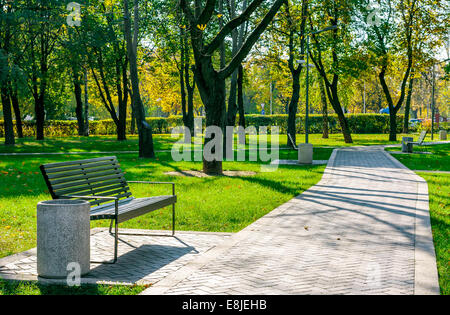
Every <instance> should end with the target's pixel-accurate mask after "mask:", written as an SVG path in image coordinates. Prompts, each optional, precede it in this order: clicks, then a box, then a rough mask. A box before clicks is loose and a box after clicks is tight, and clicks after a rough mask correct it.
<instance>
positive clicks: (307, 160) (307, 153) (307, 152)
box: [298, 143, 313, 164]
mask: <svg viewBox="0 0 450 315" xmlns="http://www.w3.org/2000/svg"><path fill="white" fill-rule="evenodd" d="M298 163H299V164H312V163H313V145H312V144H311V143H302V144H299V145H298Z"/></svg>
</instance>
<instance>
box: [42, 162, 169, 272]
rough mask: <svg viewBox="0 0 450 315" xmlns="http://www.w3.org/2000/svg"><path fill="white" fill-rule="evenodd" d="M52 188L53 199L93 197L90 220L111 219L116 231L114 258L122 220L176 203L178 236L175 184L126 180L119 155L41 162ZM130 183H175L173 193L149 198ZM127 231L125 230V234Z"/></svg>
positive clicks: (43, 173)
mask: <svg viewBox="0 0 450 315" xmlns="http://www.w3.org/2000/svg"><path fill="white" fill-rule="evenodd" d="M40 169H41V172H42V175H43V176H44V179H45V182H46V184H47V187H48V190H49V192H50V194H51V196H52V198H53V199H80V200H89V201H90V204H91V210H90V219H91V221H92V220H111V224H110V227H109V232H110V233H111V234H112V225H113V223H114V225H115V231H114V260H113V261H112V262H104V263H113V264H114V263H115V262H116V261H117V246H118V235H119V230H118V226H119V223H122V222H125V221H128V220H131V219H133V218H136V217H139V216H141V215H144V214H146V213H149V212H152V211H155V210H158V209H161V208H164V207H167V206H170V205H172V236H173V235H175V203H176V202H177V196H176V195H175V184H174V183H165V182H147V181H146V182H143V181H129V182H127V181H126V180H125V176H124V173H123V172H122V170H121V168H120V165H119V162H118V161H117V158H116V157H115V156H110V157H102V158H95V159H88V160H80V161H68V162H61V163H52V164H46V165H41V167H40ZM128 183H139V184H168V185H172V194H171V195H167V196H155V197H148V198H135V197H133V196H132V194H131V191H130V188H129V187H128ZM121 234H124V233H121Z"/></svg>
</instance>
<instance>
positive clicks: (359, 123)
mask: <svg viewBox="0 0 450 315" xmlns="http://www.w3.org/2000/svg"><path fill="white" fill-rule="evenodd" d="M245 118H246V121H247V126H255V127H256V128H259V127H260V126H278V127H280V132H281V133H286V132H287V115H272V116H268V115H266V116H263V115H246V116H245ZM328 119H329V127H330V132H332V133H339V132H340V128H339V123H338V119H337V115H329V117H328ZM347 119H348V122H349V126H350V130H351V132H352V133H357V134H365V133H388V132H389V115H380V114H350V115H347ZM147 122H148V123H149V124H150V125H151V126H152V128H153V132H154V133H157V134H168V133H170V132H171V130H172V129H173V128H174V127H176V126H182V125H183V118H182V117H181V116H171V117H168V118H147ZM402 124H403V115H398V116H397V125H398V130H397V131H398V132H401V130H402ZM204 126H205V120H204V119H203V127H204ZM14 129H16V127H15V126H14ZM89 129H90V133H91V135H115V134H116V125H115V124H114V122H113V121H112V119H106V120H96V121H91V122H89ZM15 131H16V130H15ZM44 131H45V136H46V137H64V136H75V135H77V134H78V125H77V121H72V120H70V121H69V120H50V121H46V122H45V128H44ZM304 132H305V116H304V115H298V116H297V133H299V134H300V133H304ZM310 132H311V133H321V132H322V115H310ZM35 133H36V129H35V123H34V122H24V123H23V134H24V136H25V137H33V136H35ZM127 133H131V120H130V119H128V120H127ZM0 137H4V123H3V121H2V120H0Z"/></svg>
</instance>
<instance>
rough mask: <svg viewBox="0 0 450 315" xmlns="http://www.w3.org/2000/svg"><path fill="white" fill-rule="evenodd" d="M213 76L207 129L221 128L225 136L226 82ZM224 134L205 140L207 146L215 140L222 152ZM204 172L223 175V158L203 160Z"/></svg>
mask: <svg viewBox="0 0 450 315" xmlns="http://www.w3.org/2000/svg"><path fill="white" fill-rule="evenodd" d="M211 67H212V65H211ZM211 75H212V76H213V77H215V79H214V81H212V84H209V85H208V88H209V89H211V90H210V93H209V95H208V97H207V99H205V100H204V103H205V110H206V128H208V127H213V126H216V127H219V128H221V130H222V133H223V134H225V133H224V132H223V131H224V127H225V114H226V105H225V103H226V100H225V99H226V87H225V80H224V79H222V78H220V77H219V76H218V75H217V74H216V73H215V72H213V73H211ZM204 88H206V86H205V87H204V86H202V89H204ZM199 89H200V84H199ZM223 134H222V135H214V137H212V138H205V146H206V145H207V144H208V143H209V142H210V141H213V140H214V141H217V142H218V143H219V144H218V145H217V146H216V149H219V150H220V142H221V141H223ZM221 136H222V137H221ZM223 147H224V144H223ZM212 153H216V152H215V150H213V151H212ZM203 172H204V173H205V174H209V175H221V174H222V173H223V169H222V159H221V157H219V159H212V160H210V161H208V160H206V159H205V158H203Z"/></svg>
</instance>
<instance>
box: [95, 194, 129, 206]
mask: <svg viewBox="0 0 450 315" xmlns="http://www.w3.org/2000/svg"><path fill="white" fill-rule="evenodd" d="M118 192H119V193H120V192H121V191H118ZM130 196H131V192H128V193H124V194H119V195H113V194H110V195H109V196H106V195H105V196H104V197H117V198H119V199H121V198H128V197H130ZM92 197H95V196H92ZM102 203H111V201H110V200H100V199H97V200H94V201H91V202H90V204H91V205H101V204H102Z"/></svg>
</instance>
